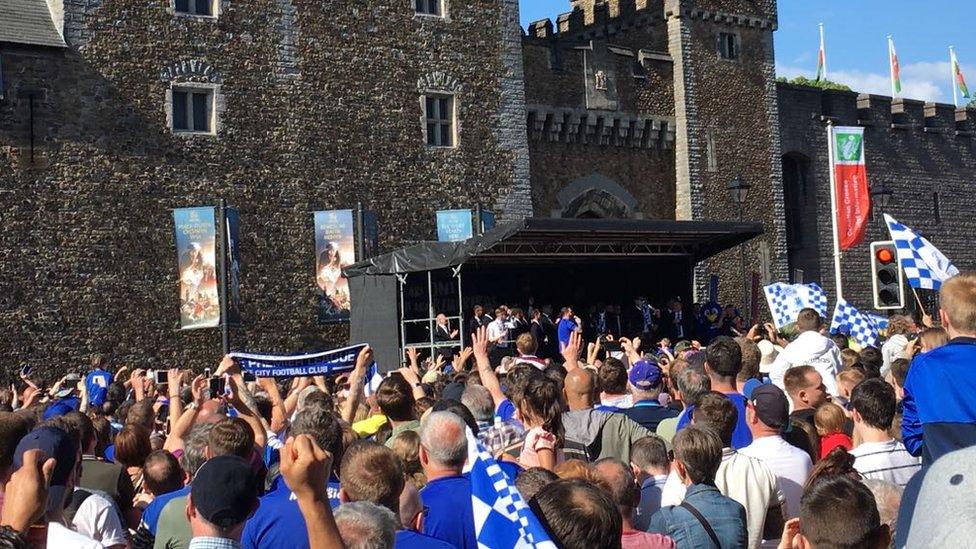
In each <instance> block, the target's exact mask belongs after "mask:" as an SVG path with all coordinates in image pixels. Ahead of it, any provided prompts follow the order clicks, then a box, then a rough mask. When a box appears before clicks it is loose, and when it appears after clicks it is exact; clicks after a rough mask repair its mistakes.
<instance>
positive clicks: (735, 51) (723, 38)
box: [717, 32, 740, 61]
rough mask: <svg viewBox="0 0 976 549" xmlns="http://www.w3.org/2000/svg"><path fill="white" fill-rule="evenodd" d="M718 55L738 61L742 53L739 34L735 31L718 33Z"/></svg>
mask: <svg viewBox="0 0 976 549" xmlns="http://www.w3.org/2000/svg"><path fill="white" fill-rule="evenodd" d="M717 42H718V44H717V47H718V56H719V57H720V58H721V59H726V60H729V61H738V60H739V54H740V51H739V50H740V43H739V35H738V34H736V33H734V32H720V33H718V40H717Z"/></svg>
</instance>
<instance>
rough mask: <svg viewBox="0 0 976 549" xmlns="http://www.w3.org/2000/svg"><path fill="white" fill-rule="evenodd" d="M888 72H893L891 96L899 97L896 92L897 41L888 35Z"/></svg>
mask: <svg viewBox="0 0 976 549" xmlns="http://www.w3.org/2000/svg"><path fill="white" fill-rule="evenodd" d="M888 72H889V73H890V74H891V97H897V96H898V95H897V94H896V93H895V41H894V39H893V38H892V37H891V35H890V34H889V35H888Z"/></svg>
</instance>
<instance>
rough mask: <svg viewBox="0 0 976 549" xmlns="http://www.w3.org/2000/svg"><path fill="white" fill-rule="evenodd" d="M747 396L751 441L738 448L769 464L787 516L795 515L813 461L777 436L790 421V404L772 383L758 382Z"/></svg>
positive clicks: (743, 452) (747, 454) (788, 517)
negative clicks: (761, 383)
mask: <svg viewBox="0 0 976 549" xmlns="http://www.w3.org/2000/svg"><path fill="white" fill-rule="evenodd" d="M747 398H748V399H749V400H748V402H747V403H746V423H747V424H748V425H749V431H751V432H752V444H750V445H749V446H746V447H745V448H743V449H741V450H739V452H740V453H741V454H743V455H746V456H749V457H754V458H756V459H758V460H760V461H762V462H763V463H764V464H765V465H766V466H767V467H769V469H770V470H771V471H772V472H773V473H774V474H775V475H776V481H777V482H778V483H779V488H780V490H782V491H783V496H785V498H786V518H787V519H790V518H794V517H798V516H800V498H801V497H802V496H803V485H804V484H806V482H807V478H808V477H809V476H810V469H812V468H813V462H812V461H811V460H810V455H809V454H807V453H806V452H804V451H803V450H800V449H799V448H797V447H796V446H793V445H792V444H790V443H788V442H786V441H785V440H783V437H782V436H780V433H781V432H782V430H783V426H785V425H789V421H790V404H789V402H788V401H787V400H786V395H785V394H783V391H781V390H780V389H779V387H777V386H775V385H760V386H758V387H756V388H755V389H753V390H752V392H751V393H750V394H749V395H747Z"/></svg>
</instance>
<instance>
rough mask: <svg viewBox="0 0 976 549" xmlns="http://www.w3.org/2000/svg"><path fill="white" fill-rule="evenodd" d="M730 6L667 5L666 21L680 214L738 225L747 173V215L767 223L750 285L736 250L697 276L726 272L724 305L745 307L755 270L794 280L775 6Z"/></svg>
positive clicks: (754, 251)
mask: <svg viewBox="0 0 976 549" xmlns="http://www.w3.org/2000/svg"><path fill="white" fill-rule="evenodd" d="M730 4H731V3H729V2H722V1H719V0H666V1H665V5H664V16H665V19H666V20H667V25H668V48H669V51H670V53H671V57H672V58H673V60H674V100H675V118H676V133H675V172H676V201H675V217H676V219H693V220H725V221H734V220H737V219H738V218H739V215H740V211H739V207H738V205H737V204H735V203H734V202H733V201H732V199H731V197H730V194H729V192H728V190H727V189H726V187H727V185H728V183H729V182H730V181H732V180H733V179H734V178H735V177H736V176H737V175H740V174H741V176H742V177H743V179H745V180H746V181H747V182H748V183H750V184H751V185H752V189H751V190H750V192H749V194H748V196H747V199H746V202H745V204H744V206H743V209H742V212H741V216H742V219H743V220H747V221H761V222H762V223H763V225H764V228H765V234H764V235H763V236H762V237H761V238H760V239H755V240H753V241H752V242H750V243H748V245H747V252H746V263H747V265H748V267H747V271H748V274H747V276H746V278H747V280H746V281H745V283H743V281H742V277H741V274H740V269H739V261H738V252H737V251H732V252H727V253H725V254H722V255H720V256H718V257H716V258H713V259H712V260H710V261H709V262H707V263H706V264H703V265H700V266H699V268H698V269H697V271H696V274H697V275H698V276H697V278H698V283H697V285H698V289H699V290H701V289H703V288H704V287H706V286H707V282H708V275H709V274H717V275H719V282H720V288H719V295H720V296H721V297H722V299H723V300H733V299H735V300H736V301H735V302H736V303H742V302H743V295H742V291H743V290H744V289H745V290H746V291H748V289H749V287H750V286H752V285H753V284H754V282H753V280H752V278H753V277H755V275H754V274H753V273H758V277H757V278H758V279H759V280H758V282H759V283H760V284H764V283H767V282H768V281H770V280H783V279H785V275H786V238H785V222H784V214H783V211H784V208H783V189H782V168H781V160H780V139H779V122H778V107H777V100H776V74H775V61H774V51H773V31H774V30H775V29H776V25H777V11H776V4H775V1H774V0H762V1H760V2H755V3H751V4H743V3H737V4H735V9H736V10H737V11H734V12H732V11H728V9H729V6H730ZM756 294H757V292H753V294H752V295H753V299H752V300H751V301H752V302H756V301H757V299H758V296H757V295H756ZM699 295H700V296H702V295H703V292H701V291H699ZM743 313H744V314H746V315H748V311H743Z"/></svg>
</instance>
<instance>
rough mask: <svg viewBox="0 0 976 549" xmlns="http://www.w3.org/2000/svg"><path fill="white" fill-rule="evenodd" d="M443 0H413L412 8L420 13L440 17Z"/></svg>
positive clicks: (442, 12)
mask: <svg viewBox="0 0 976 549" xmlns="http://www.w3.org/2000/svg"><path fill="white" fill-rule="evenodd" d="M442 2H443V0H414V8H415V9H416V10H417V13H419V14H422V15H433V16H436V17H441V16H443V15H444V10H443V9H442V8H443V6H442V5H441V4H442Z"/></svg>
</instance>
